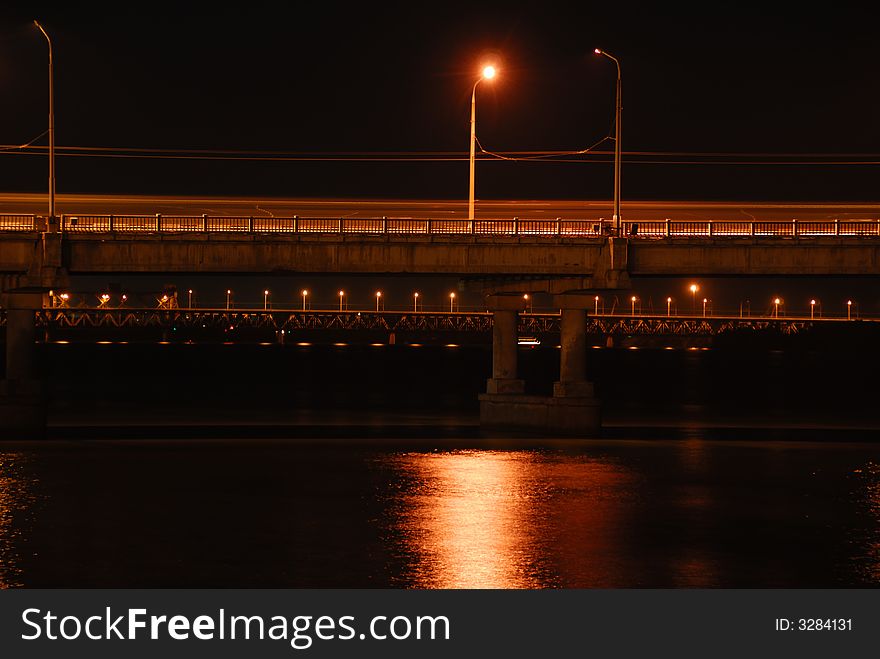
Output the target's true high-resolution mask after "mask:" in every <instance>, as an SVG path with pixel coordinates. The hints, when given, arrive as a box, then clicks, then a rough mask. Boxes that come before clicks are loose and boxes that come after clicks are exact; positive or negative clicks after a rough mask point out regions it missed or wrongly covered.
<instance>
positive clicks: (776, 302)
mask: <svg viewBox="0 0 880 659" xmlns="http://www.w3.org/2000/svg"><path fill="white" fill-rule="evenodd" d="M781 303H782V300H780V299H779V298H778V297H777V298H775V299H774V300H773V317H774V318H779V305H780V304H781Z"/></svg>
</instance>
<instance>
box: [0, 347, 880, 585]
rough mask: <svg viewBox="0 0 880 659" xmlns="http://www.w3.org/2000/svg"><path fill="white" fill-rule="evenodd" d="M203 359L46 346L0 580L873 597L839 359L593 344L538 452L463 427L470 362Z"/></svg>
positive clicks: (7, 448)
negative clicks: (573, 413) (585, 413)
mask: <svg viewBox="0 0 880 659" xmlns="http://www.w3.org/2000/svg"><path fill="white" fill-rule="evenodd" d="M166 348H167V351H166V352H162V350H165V349H166ZM226 348H227V347H222V348H221V347H214V348H211V349H210V350H208V349H206V352H204V353H203V354H202V355H201V356H200V357H199V358H198V359H195V360H194V359H191V358H190V357H187V353H185V351H184V348H182V347H175V346H171V347H163V348H162V349H161V350H160V349H159V348H157V347H149V348H147V347H139V348H133V347H126V346H123V347H113V346H97V347H88V348H87V347H82V346H72V345H67V346H58V347H55V348H47V351H48V352H47V353H46V354H44V355H43V361H44V367H45V368H47V369H48V370H49V374H50V381H51V383H52V387H53V407H52V410H51V413H52V423H53V426H52V429H51V433H50V434H51V436H52V438H51V439H49V440H47V441H44V442H41V443H26V442H21V441H16V440H15V438H6V439H5V440H3V441H0V585H2V586H12V587H15V586H26V587H53V586H80V587H99V586H108V587H197V586H202V587H395V588H397V587H399V588H545V587H550V588H581V587H584V588H594V587H603V588H618V587H841V586H843V587H849V586H876V585H877V583H878V582H880V442H878V437H880V435H878V432H877V431H876V430H875V429H874V427H873V426H872V425H871V421H872V414H874V412H873V411H872V409H873V408H871V407H870V405H869V401H870V398H871V397H872V396H873V395H874V394H875V393H876V390H875V389H872V385H867V386H863V387H862V388H859V387H856V386H855V385H853V386H846V387H841V386H840V384H839V383H840V382H842V381H843V380H837V379H836V378H845V377H846V369H848V368H854V367H855V366H854V364H855V363H856V362H857V363H858V364H860V365H861V366H860V367H862V368H870V366H871V364H870V362H869V360H868V361H866V359H865V358H859V357H858V355H853V356H847V355H843V356H841V355H839V354H838V355H834V356H832V357H827V358H826V357H824V356H821V355H819V356H817V355H812V356H810V355H807V356H804V355H800V356H798V355H790V354H788V353H784V352H783V353H779V354H769V353H768V354H761V355H757V356H756V355H750V356H749V355H738V356H737V355H731V356H724V355H720V354H718V351H714V352H713V351H708V352H705V353H702V352H700V353H689V352H685V351H656V352H649V351H632V352H628V351H597V355H598V353H602V355H604V356H602V357H598V356H597V357H596V358H595V359H594V360H593V362H592V364H593V365H592V366H591V369H592V372H593V374H594V377H595V379H596V381H597V386H598V388H599V391H600V394H601V395H602V396H603V399H604V400H605V402H606V410H607V412H608V414H607V416H606V427H605V429H604V431H603V435H602V436H601V437H599V438H596V439H573V440H572V439H569V440H553V439H548V438H542V437H517V436H514V435H512V434H510V433H501V434H487V433H481V432H480V430H479V428H478V427H477V425H476V418H475V414H474V412H475V407H474V403H473V394H474V393H475V391H476V390H478V389H479V387H480V380H481V378H482V377H484V376H485V373H484V372H483V371H484V370H485V364H486V363H487V359H486V357H487V355H486V354H485V351H483V350H482V349H481V350H476V349H475V350H473V351H467V350H464V351H462V350H456V349H443V350H441V349H439V348H438V349H434V350H433V351H430V350H429V351H427V352H421V353H419V352H418V351H417V350H416V349H410V348H406V349H405V348H404V347H401V348H400V349H399V350H396V351H393V354H390V353H388V352H383V350H388V349H389V347H386V348H375V349H372V350H373V351H372V352H371V349H369V348H364V349H362V350H361V349H354V348H346V349H333V350H331V349H330V348H320V349H319V348H314V347H313V348H311V349H310V350H311V352H297V351H296V350H288V351H284V352H279V351H278V348H277V347H272V348H266V349H265V350H264V352H262V353H261V352H260V350H262V349H260V348H257V347H254V348H253V349H252V352H250V353H249V352H248V350H244V349H243V347H240V346H239V347H238V348H240V349H239V350H236V352H235V353H234V354H235V355H236V357H234V358H233V357H229V358H227V357H226V356H225V355H227V353H224V352H223V350H225V349H226ZM61 350H71V351H74V352H71V353H70V354H66V353H63V352H59V351H61ZM266 350H268V351H269V352H266ZM406 350H410V352H406ZM102 351H103V352H102ZM182 351H183V352H182ZM228 354H230V355H231V354H232V353H231V352H230V353H228ZM243 354H244V355H245V356H242V355H243ZM247 355H250V356H249V357H247ZM260 355H266V356H264V357H261V356H260ZM236 360H239V361H236ZM261 360H263V361H261ZM529 360H533V361H532V362H530V361H529ZM602 360H604V361H602ZM541 363H544V366H543V367H542V366H541ZM267 364H271V368H268V367H267ZM548 364H550V365H549V366H548ZM319 365H323V368H322V369H319V368H318V367H319ZM74 367H75V368H74ZM542 368H544V370H545V371H547V372H546V373H545V372H544V371H542ZM76 369H80V370H79V371H78V372H76ZM523 369H524V370H525V371H526V372H527V373H529V374H530V375H531V376H532V380H534V381H535V382H537V384H536V385H533V386H537V387H538V388H539V389H540V387H543V386H546V383H549V382H551V381H552V378H553V372H552V370H553V367H552V362H547V361H546V360H544V362H541V360H540V359H538V357H537V356H534V355H524V358H523ZM835 369H839V371H838V370H835ZM474 372H475V373H474ZM267 373H268V374H269V375H267ZM804 373H812V374H813V375H815V376H816V377H817V378H818V380H811V382H807V383H805V382H804V381H803V380H804V377H805V376H804ZM133 374H135V375H133ZM542 374H543V376H542ZM542 377H543V379H542ZM823 378H824V379H823ZM826 380H827V383H830V384H827V386H825V387H824V388H822V387H820V388H819V389H818V391H814V390H816V382H817V381H819V382H825V381H826ZM232 382H235V383H236V384H234V385H233V384H231V383H232ZM425 382H430V383H431V384H430V385H427V384H424V383H425ZM650 382H652V383H653V385H650V386H649V384H648V383H650ZM335 383H337V384H338V386H337V384H335ZM420 383H421V384H420ZM835 383H837V384H835ZM365 385H366V386H365ZM735 385H738V386H735ZM841 388H843V389H844V391H841ZM811 391H813V392H814V393H810V392H811ZM358 392H360V393H358ZM774 392H776V393H777V394H778V395H774ZM823 397H824V400H826V401H827V404H826V405H824V406H821V405H817V404H816V403H815V401H816V400H822V399H823ZM865 406H867V409H865ZM208 414H210V415H212V416H211V419H213V424H206V415H208ZM132 423H135V425H134V426H133V425H132Z"/></svg>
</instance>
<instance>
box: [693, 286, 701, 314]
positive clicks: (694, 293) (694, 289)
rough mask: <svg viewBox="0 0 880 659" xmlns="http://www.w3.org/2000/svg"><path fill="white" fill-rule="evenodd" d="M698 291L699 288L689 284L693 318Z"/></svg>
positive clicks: (695, 312) (695, 311)
mask: <svg viewBox="0 0 880 659" xmlns="http://www.w3.org/2000/svg"><path fill="white" fill-rule="evenodd" d="M698 290H700V287H699V286H697V285H696V284H691V296H692V298H693V304H692V305H691V306H692V309H693V314H694V315H695V316H696V315H697V291H698Z"/></svg>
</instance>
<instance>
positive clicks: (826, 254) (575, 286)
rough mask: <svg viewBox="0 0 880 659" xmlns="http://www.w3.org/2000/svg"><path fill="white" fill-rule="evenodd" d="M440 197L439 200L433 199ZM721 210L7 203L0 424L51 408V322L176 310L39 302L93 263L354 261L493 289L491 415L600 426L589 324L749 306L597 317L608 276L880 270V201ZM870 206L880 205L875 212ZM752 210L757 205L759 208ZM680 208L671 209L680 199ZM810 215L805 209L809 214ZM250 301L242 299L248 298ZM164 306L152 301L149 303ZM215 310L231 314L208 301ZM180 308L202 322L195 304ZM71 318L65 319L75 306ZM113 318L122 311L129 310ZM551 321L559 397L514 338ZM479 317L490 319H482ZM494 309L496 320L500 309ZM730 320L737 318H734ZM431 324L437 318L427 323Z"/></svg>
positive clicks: (92, 270)
mask: <svg viewBox="0 0 880 659" xmlns="http://www.w3.org/2000/svg"><path fill="white" fill-rule="evenodd" d="M435 210H436V209H435ZM788 211H789V209H787V208H786V209H784V211H781V210H780V209H776V211H775V212H776V216H774V218H773V219H768V220H763V219H758V218H757V217H755V216H750V217H748V219H740V218H734V217H731V216H729V215H725V214H719V215H718V216H717V217H712V216H709V217H701V218H699V219H694V218H693V217H688V218H675V217H669V218H662V219H657V218H656V216H652V215H645V216H644V217H638V218H636V217H632V218H631V219H630V221H629V222H627V223H625V224H624V225H623V228H622V231H621V232H620V233H619V234H618V233H615V232H614V231H612V228H611V226H610V223H609V222H608V221H607V219H605V218H603V217H601V216H599V217H595V216H593V217H584V216H580V217H575V216H567V217H555V218H548V217H546V213H545V212H543V211H542V212H541V213H535V214H534V215H533V216H528V217H527V216H525V215H524V214H523V215H522V216H521V215H519V214H515V213H516V211H515V210H514V214H512V215H511V216H510V217H502V218H478V219H476V220H466V219H462V218H460V217H458V216H457V215H455V214H454V213H450V214H445V215H444V214H439V213H438V214H437V215H432V214H431V213H419V214H418V216H413V217H399V216H398V217H387V216H378V217H375V216H372V217H370V216H363V215H361V214H359V213H355V214H354V215H353V216H351V215H348V216H346V215H342V214H340V215H338V216H336V217H327V216H326V215H320V216H318V215H310V216H300V215H296V214H294V215H281V214H278V215H276V214H273V213H270V212H267V213H264V214H262V215H250V214H248V215H238V214H228V215H212V214H201V215H187V214H170V213H169V214H166V213H162V212H159V213H152V214H143V213H141V214H133V213H120V214H114V213H95V212H94V211H91V212H82V213H76V214H74V213H68V214H65V215H62V216H60V217H58V218H53V220H56V221H53V222H47V221H46V220H45V218H42V217H40V216H39V215H36V214H28V213H20V214H4V215H0V275H2V277H3V283H2V286H3V288H4V290H6V294H5V296H4V298H5V299H4V302H3V306H5V307H6V318H7V320H6V336H7V341H6V343H7V376H6V380H4V381H3V385H2V387H3V388H2V390H0V426H5V427H14V428H17V429H22V428H38V427H41V424H42V423H43V422H42V421H41V419H42V418H43V416H42V415H43V412H42V411H41V410H42V406H43V402H41V401H42V398H41V394H40V391H41V386H40V384H39V382H38V379H37V377H36V374H35V371H34V365H33V356H32V352H33V344H34V338H35V331H36V327H37V322H38V318H39V319H41V320H40V322H43V323H48V322H74V319H77V318H78V320H76V321H75V322H78V323H88V322H93V321H95V320H96V319H100V320H99V322H122V323H125V322H140V320H142V319H143V320H145V321H146V322H165V321H162V320H161V319H162V318H166V319H167V318H170V317H169V316H164V317H163V316H161V315H155V312H147V311H143V312H142V313H143V314H144V315H143V316H142V317H139V316H138V315H137V313H135V312H131V313H128V314H127V315H125V316H119V315H118V313H117V315H116V316H114V315H111V314H109V313H98V312H97V311H91V312H87V313H85V315H80V316H77V315H76V313H75V312H64V313H62V314H61V316H60V318H61V320H56V321H50V320H49V317H47V316H45V315H42V313H38V312H42V310H44V309H45V308H46V307H47V306H49V304H48V300H47V295H46V293H47V291H48V290H49V289H50V288H56V289H57V288H60V287H63V286H65V282H66V281H67V277H69V276H71V275H82V274H97V273H104V274H110V273H112V274H129V275H130V274H177V273H200V274H206V273H233V274H234V273H241V274H246V273H247V274H259V273H309V274H320V273H334V274H343V273H357V274H381V275H422V276H424V275H444V276H456V277H459V278H461V279H462V280H464V281H465V282H467V283H468V285H470V286H471V287H473V288H477V289H479V290H481V291H482V293H483V294H484V296H485V302H486V308H487V309H488V310H489V311H490V312H491V320H490V319H488V318H483V317H481V316H477V315H473V314H471V315H465V316H462V317H460V321H461V322H467V323H471V324H472V325H473V327H481V328H482V329H481V330H480V331H487V332H488V331H489V328H490V327H491V332H492V343H493V373H492V378H490V379H489V380H488V382H487V388H486V394H484V395H482V396H481V419H482V420H483V422H484V423H486V424H487V425H496V426H516V427H532V428H538V429H542V430H547V429H549V430H553V431H560V432H575V433H588V432H595V431H596V429H598V427H599V423H600V416H599V403H598V401H597V400H596V399H595V397H594V395H593V387H592V384H591V383H590V382H588V381H587V380H586V371H585V364H586V359H587V347H588V346H587V335H588V318H589V323H591V328H590V329H589V331H591V332H592V331H596V332H600V333H603V334H608V335H611V334H614V333H616V332H623V331H627V332H630V331H636V332H640V331H655V332H663V331H669V332H674V331H688V332H701V331H702V332H720V331H726V328H729V327H736V326H737V324H738V323H740V322H741V321H738V320H736V319H726V320H724V319H720V318H714V319H711V320H708V319H706V320H704V319H698V318H692V319H676V320H672V319H666V320H664V319H663V318H646V317H643V318H639V319H636V318H633V317H630V318H626V317H619V318H617V319H611V318H604V319H599V318H594V317H589V316H588V314H587V313H586V312H587V311H588V310H590V309H591V307H592V305H593V300H594V294H595V293H596V292H597V291H603V290H604V291H612V290H620V289H627V288H629V286H630V283H631V280H632V279H634V278H639V277H658V276H699V277H721V276H791V277H797V276H861V277H865V276H877V275H878V274H880V220H878V219H877V216H878V215H880V213H878V212H877V211H878V209H877V208H873V207H872V208H870V209H867V211H866V209H861V211H860V212H859V213H858V215H859V216H858V217H853V213H841V214H840V215H841V216H837V215H835V214H834V211H833V210H832V211H831V212H828V209H823V210H822V211H821V212H819V211H818V210H816V211H814V212H812V214H811V213H810V212H809V209H800V210H799V211H798V215H800V216H802V217H801V218H798V217H791V218H788V219H782V218H780V217H779V214H780V213H782V212H788ZM870 211H873V216H871V215H870ZM746 214H747V215H748V213H746ZM670 215H674V213H670ZM805 215H806V219H803V217H804V216H805ZM539 291H540V292H546V293H550V294H551V295H552V296H553V298H552V304H553V306H554V307H555V308H558V309H560V311H559V314H558V316H556V317H555V318H538V317H536V316H533V317H532V318H531V319H529V318H528V315H527V314H523V313H522V312H523V309H522V296H523V294H524V293H527V292H539ZM237 313H239V312H237ZM150 314H153V315H150ZM197 316H198V317H199V318H201V320H202V322H205V323H207V322H219V320H220V319H223V320H224V322H225V320H227V319H229V320H231V321H232V322H233V326H234V325H235V323H236V322H239V323H241V322H245V317H244V316H242V315H237V316H236V315H234V314H233V315H232V316H231V317H229V318H227V317H226V316H224V315H223V313H222V312H215V316H213V317H212V319H211V320H210V321H209V319H208V317H207V316H206V315H205V312H198V313H195V312H191V313H190V315H189V318H191V319H195V318H196V317H197ZM175 318H176V320H175V321H174V322H189V321H188V320H187V315H186V314H183V315H178V316H175ZM65 319H66V320H65ZM111 319H117V320H116V321H114V320H111ZM247 322H263V323H270V322H271V323H276V324H277V323H279V322H280V323H281V325H282V327H281V328H280V329H285V326H286V325H289V326H291V327H293V326H296V324H297V323H306V322H312V323H316V324H320V323H333V322H336V323H340V324H341V325H346V323H353V322H357V323H366V322H373V323H376V324H382V323H384V324H385V325H386V326H387V327H388V328H389V329H388V330H387V331H393V330H392V329H390V328H391V327H393V326H395V323H401V324H405V323H413V322H423V323H426V324H430V323H432V322H433V323H442V322H445V323H456V322H459V317H458V316H455V317H454V318H453V317H448V318H446V317H443V316H435V317H432V318H429V317H428V316H424V317H419V316H418V315H416V316H415V317H410V316H408V315H407V316H406V320H404V316H396V317H395V316H393V315H385V316H382V315H377V316H375V317H373V316H372V315H370V314H367V315H363V314H362V315H361V316H360V318H357V320H356V321H355V320H354V319H352V318H351V317H348V319H345V318H343V317H340V316H337V315H333V316H319V315H315V314H311V315H308V314H306V315H302V316H300V315H299V314H297V313H294V312H290V313H288V314H287V315H286V316H285V317H283V318H282V317H281V316H279V315H278V313H277V312H274V311H273V312H272V313H271V314H265V315H262V316H261V315H260V314H259V313H258V312H257V313H256V314H252V315H250V316H248V320H247ZM541 322H548V323H553V326H554V328H556V327H558V329H554V331H558V333H559V337H560V338H559V345H560V348H561V350H560V360H561V361H560V381H559V382H557V383H556V384H555V386H554V395H553V396H552V397H544V398H540V397H533V396H525V395H524V394H523V392H524V383H523V381H522V380H520V379H518V376H517V356H516V353H517V342H518V337H519V336H520V329H521V327H522V325H523V323H533V324H540V323H541ZM742 322H744V323H745V324H746V325H748V326H751V327H755V326H756V325H757V324H758V323H760V322H766V323H775V324H776V325H778V326H779V327H780V329H781V331H797V330H798V329H799V328H801V327H803V326H804V324H805V323H806V322H808V321H806V320H799V321H795V320H793V319H788V320H779V319H774V320H768V319H763V320H758V319H750V320H747V321H742ZM481 323H482V324H481ZM487 323H488V324H487ZM725 323H726V324H725ZM426 326H427V325H426Z"/></svg>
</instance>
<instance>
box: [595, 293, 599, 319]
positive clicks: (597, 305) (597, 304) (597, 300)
mask: <svg viewBox="0 0 880 659" xmlns="http://www.w3.org/2000/svg"><path fill="white" fill-rule="evenodd" d="M594 301H595V303H596V311H595V312H594V313H595V314H596V315H597V316H598V315H599V296H598V295H597V296H596V297H595V298H594Z"/></svg>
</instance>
